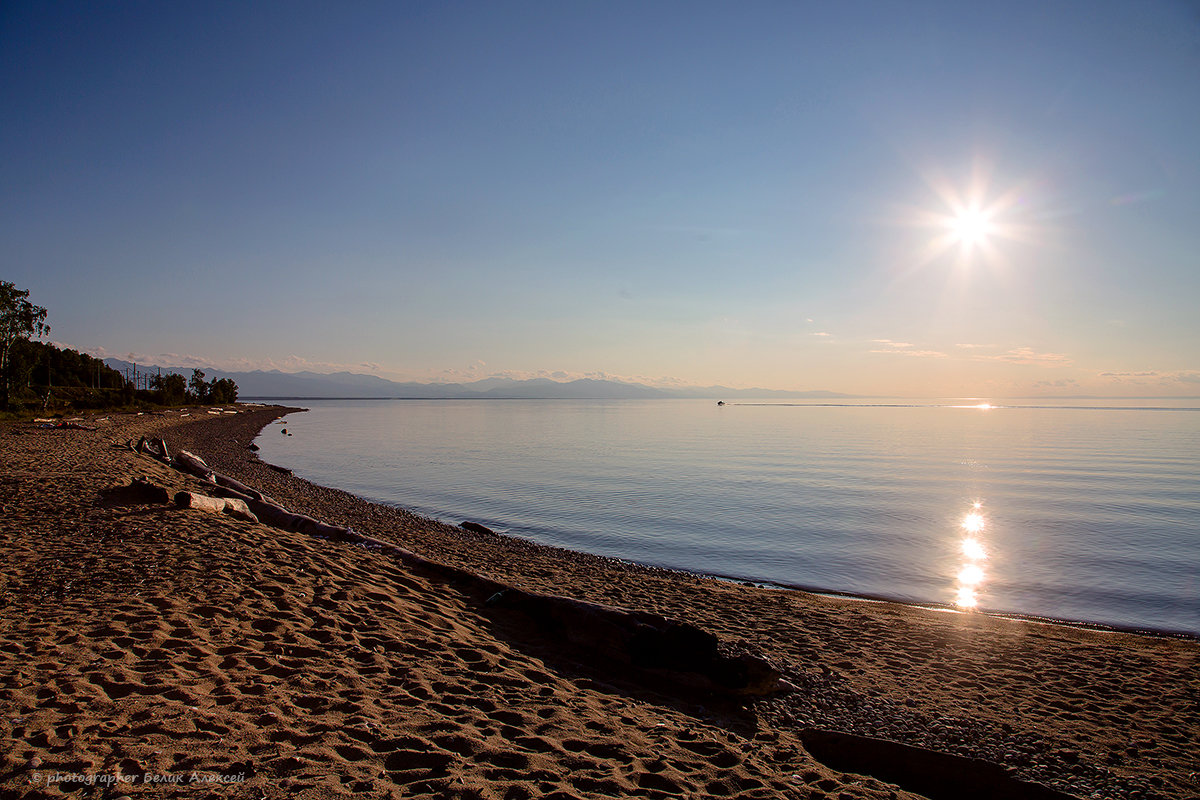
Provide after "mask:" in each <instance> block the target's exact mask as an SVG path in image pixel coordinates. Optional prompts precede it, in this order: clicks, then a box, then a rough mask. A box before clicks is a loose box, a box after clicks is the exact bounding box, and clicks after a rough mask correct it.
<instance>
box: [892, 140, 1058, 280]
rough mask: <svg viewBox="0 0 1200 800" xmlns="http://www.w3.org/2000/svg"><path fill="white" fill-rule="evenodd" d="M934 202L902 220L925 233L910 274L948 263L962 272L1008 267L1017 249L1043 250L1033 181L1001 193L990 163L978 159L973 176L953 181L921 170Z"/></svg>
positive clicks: (913, 209) (912, 209) (909, 211)
mask: <svg viewBox="0 0 1200 800" xmlns="http://www.w3.org/2000/svg"><path fill="white" fill-rule="evenodd" d="M920 173H921V178H922V180H923V182H924V183H925V185H926V187H927V188H928V189H929V190H930V191H931V194H932V198H931V200H932V202H930V203H928V204H926V205H924V206H923V207H915V206H910V207H907V208H906V209H905V210H903V211H901V212H900V214H899V221H900V222H901V224H903V225H905V226H910V227H912V228H914V229H917V230H923V237H927V238H924V241H923V242H922V243H919V244H918V245H917V249H916V251H915V252H914V253H913V254H912V256H911V259H912V260H911V266H910V269H918V268H921V267H924V266H927V265H930V264H933V263H936V262H939V261H941V260H942V259H943V258H946V257H949V258H950V259H952V263H954V264H955V266H958V267H961V268H968V267H974V266H978V265H987V266H989V268H1000V269H1003V268H1004V267H1006V266H1008V265H1009V263H1010V262H1011V260H1012V258H1013V255H1014V254H1013V253H1012V252H1009V251H1010V250H1011V249H1012V248H1014V247H1027V246H1030V245H1038V244H1040V243H1042V241H1043V240H1044V231H1043V230H1042V226H1041V225H1039V224H1037V222H1036V220H1035V219H1034V217H1033V216H1032V214H1033V210H1032V207H1031V201H1032V200H1031V191H1032V190H1031V187H1032V186H1034V185H1035V181H1033V180H1032V179H1026V180H1024V181H1020V182H1017V183H1013V184H1010V185H1009V187H1008V188H1007V189H1006V190H1001V189H999V188H998V187H997V186H996V182H995V181H994V180H993V174H992V173H993V167H992V165H991V163H990V162H988V161H986V160H983V159H977V160H976V162H975V163H974V164H973V165H972V167H971V170H970V172H969V174H968V175H965V176H959V179H958V180H954V179H952V178H951V177H949V176H947V175H946V174H944V173H942V172H941V171H940V170H937V169H934V168H929V169H924V170H920Z"/></svg>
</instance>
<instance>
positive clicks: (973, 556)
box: [954, 501, 988, 609]
mask: <svg viewBox="0 0 1200 800" xmlns="http://www.w3.org/2000/svg"><path fill="white" fill-rule="evenodd" d="M982 509H983V503H982V502H981V501H975V502H973V503H971V510H970V511H968V512H967V514H966V515H965V516H964V517H963V519H962V522H961V523H960V527H962V529H963V530H965V531H966V532H967V535H966V537H965V538H964V539H962V540H961V541H960V542H959V549H960V550H961V551H962V555H963V563H961V564H960V565H959V569H958V574H957V576H956V578H957V584H956V586H955V587H954V590H955V594H954V605H956V606H958V607H959V608H962V609H972V608H975V607H977V606H978V605H979V587H980V586H982V584H983V582H984V581H985V580H986V579H987V574H986V573H985V572H984V570H983V566H982V563H981V562H983V561H986V560H987V557H988V554H987V548H986V547H984V545H983V542H982V541H981V539H980V538H979V534H980V533H981V532H982V531H983V529H984V528H985V527H987V520H986V519H985V518H984V516H983V511H982Z"/></svg>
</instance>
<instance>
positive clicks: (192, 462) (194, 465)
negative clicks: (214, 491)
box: [171, 450, 217, 483]
mask: <svg viewBox="0 0 1200 800" xmlns="http://www.w3.org/2000/svg"><path fill="white" fill-rule="evenodd" d="M171 463H172V464H173V465H174V466H175V467H176V469H178V470H180V471H181V472H186V473H188V474H189V475H192V476H194V477H197V478H199V479H200V480H202V481H204V482H205V483H216V482H217V479H216V475H215V474H214V473H213V471H212V470H211V469H209V468H208V464H205V463H204V459H202V458H200V456H198V455H196V454H194V453H189V452H188V451H187V450H180V451H179V455H177V456H175V458H174V459H173V460H172V461H171Z"/></svg>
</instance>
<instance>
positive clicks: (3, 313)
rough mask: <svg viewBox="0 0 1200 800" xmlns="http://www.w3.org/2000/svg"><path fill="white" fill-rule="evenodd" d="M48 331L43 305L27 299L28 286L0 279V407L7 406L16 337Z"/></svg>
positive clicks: (20, 338) (22, 337)
mask: <svg viewBox="0 0 1200 800" xmlns="http://www.w3.org/2000/svg"><path fill="white" fill-rule="evenodd" d="M49 332H50V326H49V325H47V324H46V309H44V308H42V307H41V306H35V305H34V304H33V303H31V302H29V290H28V289H18V288H17V287H16V285H15V284H12V283H9V282H8V281H0V408H5V409H7V408H8V398H9V387H10V377H11V376H10V372H11V370H10V358H9V355H10V353H11V352H12V346H13V344H15V343H16V342H17V341H18V340H22V339H29V338H31V337H42V336H45V335H46V334H47V333H49Z"/></svg>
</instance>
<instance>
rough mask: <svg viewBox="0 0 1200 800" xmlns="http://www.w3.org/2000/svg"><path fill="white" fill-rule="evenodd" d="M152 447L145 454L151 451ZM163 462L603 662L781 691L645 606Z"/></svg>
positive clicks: (720, 686)
mask: <svg viewBox="0 0 1200 800" xmlns="http://www.w3.org/2000/svg"><path fill="white" fill-rule="evenodd" d="M159 441H160V442H161V440H159ZM139 449H140V448H139ZM153 450H159V451H161V452H162V453H163V456H161V458H162V459H163V460H167V458H166V455H165V454H166V443H165V442H162V444H161V448H159V447H154V448H153ZM153 450H151V451H150V452H151V454H155V453H154V452H153ZM170 463H172V464H173V465H174V466H175V467H176V468H177V469H179V470H181V471H183V472H186V473H188V474H189V475H193V476H195V477H197V478H199V479H201V480H203V481H205V482H206V483H210V484H213V485H214V490H213V493H214V494H216V495H218V496H219V497H218V498H208V499H210V500H219V499H221V498H227V499H234V500H239V501H243V502H244V503H245V506H246V507H247V508H248V509H249V511H250V513H252V514H253V515H254V517H256V518H257V519H258V521H259V522H262V523H264V524H267V525H270V526H272V527H274V528H279V529H282V530H287V531H295V532H298V533H304V534H308V535H310V536H317V537H320V538H325V539H332V540H334V541H342V542H351V543H355V544H361V545H364V546H367V547H370V548H372V549H374V550H377V551H378V552H381V553H384V554H386V555H389V556H391V557H393V558H395V559H397V560H399V561H401V562H402V563H404V564H405V565H406V566H408V567H410V568H411V569H413V570H416V571H420V572H423V573H425V574H428V575H433V576H437V577H439V578H440V579H442V580H445V581H447V582H453V583H455V584H456V585H458V586H459V587H460V588H463V589H469V590H471V591H473V592H474V593H476V594H477V595H478V596H480V597H486V598H487V600H486V602H485V603H484V606H485V608H491V609H497V610H498V611H502V612H516V613H519V614H522V615H524V616H525V617H527V618H529V619H530V620H531V621H532V622H534V623H535V624H536V625H537V626H538V628H540V629H541V630H542V631H543V634H544V635H545V636H547V637H548V638H549V639H551V640H552V641H560V642H565V643H568V644H569V645H571V646H573V647H576V648H582V649H584V650H587V651H591V652H592V653H594V654H596V655H597V656H600V657H601V658H602V659H604V660H608V661H615V662H618V663H621V664H627V665H629V666H632V667H635V668H638V669H642V670H649V671H652V672H658V673H662V674H664V675H665V676H668V677H669V678H670V680H672V681H674V682H677V683H680V684H682V685H685V686H687V687H689V688H692V689H700V690H707V691H714V690H715V691H721V692H728V693H732V694H742V695H758V694H770V693H771V692H774V691H778V690H779V689H780V675H779V672H778V671H777V670H776V669H775V668H774V667H773V666H772V665H771V664H770V663H768V662H767V661H765V660H763V659H761V658H758V657H756V656H752V655H748V654H744V653H741V654H733V655H730V654H727V653H724V652H722V649H721V646H720V641H719V640H718V639H717V637H716V636H714V635H713V634H711V633H709V632H707V631H704V630H702V629H700V628H698V627H696V626H695V625H692V624H691V623H688V622H681V621H679V620H674V619H670V618H668V617H663V616H661V615H658V614H653V613H650V612H647V611H639V610H634V609H627V608H619V607H616V606H607V605H603V604H600V603H592V602H588V601H586V600H576V599H572V598H569V597H559V596H557V595H548V594H543V593H540V592H530V591H526V590H524V589H520V588H517V587H515V586H510V585H507V584H504V583H501V582H499V581H496V580H493V579H491V578H488V577H485V576H483V575H479V574H476V573H474V572H470V571H468V570H465V569H461V568H459V567H454V566H450V565H447V564H441V563H438V562H436V561H430V560H429V559H427V558H424V557H423V556H420V555H417V554H416V553H414V552H412V551H411V550H408V549H406V548H404V547H400V546H399V545H396V544H393V543H391V542H386V541H383V540H381V539H375V538H373V537H369V536H364V535H362V534H360V533H358V532H357V531H354V530H352V529H351V528H348V527H344V526H339V525H329V524H327V523H324V522H321V521H319V520H316V519H313V518H312V517H309V516H306V515H304V514H295V513H292V512H291V511H288V510H287V509H286V508H284V507H283V506H282V505H280V504H279V503H277V502H275V501H274V500H272V499H271V498H270V497H267V496H266V495H264V494H263V493H262V492H259V491H258V490H256V489H253V488H251V487H249V486H246V485H245V484H243V483H241V482H239V481H236V480H234V479H232V478H229V477H226V476H224V475H219V474H217V473H215V472H213V471H212V470H211V469H210V468H209V467H208V465H207V464H205V463H204V460H203V459H201V458H200V457H199V456H196V455H194V454H192V453H189V452H187V451H186V450H184V451H181V452H180V453H178V454H177V455H176V456H175V457H174V459H171V460H170ZM182 494H188V493H181V495H182ZM189 502H191V501H189Z"/></svg>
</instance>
